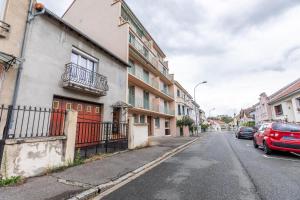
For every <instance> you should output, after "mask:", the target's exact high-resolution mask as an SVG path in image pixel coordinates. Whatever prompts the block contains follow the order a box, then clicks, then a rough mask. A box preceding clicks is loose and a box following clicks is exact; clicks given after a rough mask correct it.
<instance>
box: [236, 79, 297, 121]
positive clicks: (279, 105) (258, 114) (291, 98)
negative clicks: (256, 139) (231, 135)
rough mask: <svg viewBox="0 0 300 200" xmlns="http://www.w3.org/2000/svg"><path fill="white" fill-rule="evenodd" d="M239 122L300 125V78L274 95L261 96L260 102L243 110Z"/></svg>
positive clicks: (262, 94)
mask: <svg viewBox="0 0 300 200" xmlns="http://www.w3.org/2000/svg"><path fill="white" fill-rule="evenodd" d="M238 118H239V121H240V122H244V121H254V122H255V124H256V125H260V124H262V123H264V122H269V121H285V122H290V123H300V78H299V79H297V80H295V81H293V82H291V83H290V84H288V85H286V86H284V87H283V88H281V89H280V90H278V91H276V92H275V93H273V94H272V95H270V96H268V95H267V94H266V93H265V92H263V93H261V94H260V95H259V102H258V103H257V104H255V105H253V106H251V107H250V108H247V109H242V110H241V112H240V114H239V115H238Z"/></svg>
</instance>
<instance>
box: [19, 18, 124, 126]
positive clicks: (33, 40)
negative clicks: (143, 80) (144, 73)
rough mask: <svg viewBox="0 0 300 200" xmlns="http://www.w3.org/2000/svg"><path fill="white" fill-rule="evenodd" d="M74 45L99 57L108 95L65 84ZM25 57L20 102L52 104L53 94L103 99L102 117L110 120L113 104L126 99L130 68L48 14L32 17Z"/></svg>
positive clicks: (24, 103)
mask: <svg viewBox="0 0 300 200" xmlns="http://www.w3.org/2000/svg"><path fill="white" fill-rule="evenodd" d="M73 47H76V48H78V49H80V50H82V51H84V52H86V53H88V54H90V55H91V56H93V57H95V58H97V59H99V66H98V73H100V74H102V75H104V76H106V77H107V78H108V85H109V91H108V92H107V95H106V96H103V97H100V98H99V97H94V96H90V95H86V94H84V93H82V92H78V91H73V90H70V89H64V88H63V87H62V80H61V76H62V74H63V73H64V69H65V64H67V63H69V62H70V61H71V52H72V48H73ZM25 59H26V62H25V63H24V69H23V72H22V77H21V83H20V92H19V94H18V99H17V104H19V105H34V106H41V107H51V105H52V99H53V96H54V95H58V96H63V97H68V98H73V99H78V100H84V101H90V102H95V103H101V104H103V105H104V118H103V120H105V121H111V120H112V107H111V106H112V104H114V103H116V102H117V101H124V102H125V101H126V99H127V93H126V92H127V91H126V88H127V68H126V67H124V66H123V65H122V64H119V62H117V61H116V60H115V59H114V58H112V57H110V56H108V55H107V54H105V53H104V52H103V51H101V50H100V49H98V48H97V47H95V46H93V45H92V44H90V43H89V42H88V41H86V40H84V39H82V38H81V37H79V36H78V35H77V34H76V33H74V32H70V31H69V30H67V29H65V28H64V27H63V26H62V25H60V24H58V23H57V22H56V21H54V20H53V19H51V18H49V17H47V16H45V15H41V16H38V17H36V18H35V19H34V21H32V26H31V27H30V33H29V36H28V43H27V51H26V55H25ZM33 92H34V98H33Z"/></svg>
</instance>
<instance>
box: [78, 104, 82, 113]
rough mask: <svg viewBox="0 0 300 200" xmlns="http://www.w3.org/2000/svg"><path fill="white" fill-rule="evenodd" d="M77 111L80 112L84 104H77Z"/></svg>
mask: <svg viewBox="0 0 300 200" xmlns="http://www.w3.org/2000/svg"><path fill="white" fill-rule="evenodd" d="M77 111H78V112H80V111H82V104H78V105H77Z"/></svg>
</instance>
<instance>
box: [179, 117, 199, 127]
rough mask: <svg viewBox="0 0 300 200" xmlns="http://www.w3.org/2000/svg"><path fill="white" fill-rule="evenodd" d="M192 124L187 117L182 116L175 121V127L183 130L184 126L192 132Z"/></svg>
mask: <svg viewBox="0 0 300 200" xmlns="http://www.w3.org/2000/svg"><path fill="white" fill-rule="evenodd" d="M194 124H195V122H194V120H193V119H192V118H190V117H189V116H183V117H182V118H181V119H178V120H177V121H176V125H177V127H180V128H183V127H184V126H188V127H189V129H190V130H193V128H194Z"/></svg>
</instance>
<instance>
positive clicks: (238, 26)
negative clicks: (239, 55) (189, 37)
mask: <svg viewBox="0 0 300 200" xmlns="http://www.w3.org/2000/svg"><path fill="white" fill-rule="evenodd" d="M299 5H300V1H299V0H272V1H270V0H259V1H253V4H252V5H250V6H249V7H247V8H244V9H242V10H240V11H238V12H236V13H233V14H232V15H229V16H227V17H225V18H224V19H223V20H221V27H222V28H223V29H225V30H229V31H231V32H232V33H237V32H241V31H243V30H244V29H247V28H249V27H251V26H259V25H262V24H263V23H265V22H266V21H268V20H271V19H273V18H276V17H278V16H280V15H281V14H282V13H284V12H287V11H288V10H289V9H290V8H293V7H295V6H299Z"/></svg>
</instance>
